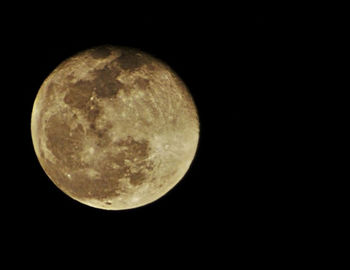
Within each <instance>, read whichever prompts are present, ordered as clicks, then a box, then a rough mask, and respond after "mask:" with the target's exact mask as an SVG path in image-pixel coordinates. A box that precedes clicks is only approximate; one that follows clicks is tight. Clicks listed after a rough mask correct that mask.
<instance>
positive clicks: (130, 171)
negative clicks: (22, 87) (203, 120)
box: [31, 45, 199, 210]
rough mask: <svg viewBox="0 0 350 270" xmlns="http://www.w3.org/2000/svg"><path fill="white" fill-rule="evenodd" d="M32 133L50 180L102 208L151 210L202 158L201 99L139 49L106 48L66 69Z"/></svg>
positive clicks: (37, 108) (52, 84) (43, 95)
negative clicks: (199, 148) (146, 207)
mask: <svg viewBox="0 0 350 270" xmlns="http://www.w3.org/2000/svg"><path fill="white" fill-rule="evenodd" d="M31 134H32V140H33V144H34V149H35V153H36V155H37V157H38V160H39V162H40V164H41V166H42V168H43V169H44V171H45V173H46V174H47V175H48V177H49V178H50V179H51V180H52V181H53V182H54V184H55V185H56V186H57V187H58V188H59V189H61V190H62V191H63V192H64V193H66V194H67V195H68V196H70V197H71V198H73V199H75V200H77V201H79V202H81V203H83V204H86V205H89V206H92V207H95V208H100V209H108V210H122V209H130V208H135V207H139V206H142V205H145V204H148V203H151V202H153V201H155V200H157V199H159V198H160V197H162V196H163V195H164V194H166V193H167V192H168V191H169V190H171V189H172V188H173V187H174V186H175V185H176V184H177V183H178V182H179V181H180V180H181V179H182V178H183V176H184V175H185V173H186V172H187V170H188V169H189V167H190V164H191V162H192V160H193V158H194V156H195V152H196V149H197V144H198V139H199V121H198V115H197V110H196V107H195V104H194V102H193V99H192V97H191V95H190V93H189V91H188V89H187V87H186V86H185V84H184V83H183V82H182V81H181V79H180V78H179V77H178V76H177V75H176V74H175V72H174V71H172V70H171V68H170V67H169V66H167V65H166V64H165V63H163V62H161V61H159V60H157V59H156V58H154V57H152V56H151V55H149V54H146V53H144V52H141V51H139V50H136V49H131V48H125V47H115V46H109V45H106V46H100V47H95V48H91V49H89V50H86V51H83V52H80V53H78V54H76V55H74V56H72V57H71V58H69V59H67V60H66V61H64V62H62V63H61V64H60V65H59V66H58V67H57V68H56V69H55V70H54V71H53V72H52V73H51V74H50V75H49V76H48V77H47V79H46V80H45V81H44V82H43V84H42V86H41V88H40V90H39V92H38V94H37V96H36V99H35V102H34V106H33V111H32V119H31Z"/></svg>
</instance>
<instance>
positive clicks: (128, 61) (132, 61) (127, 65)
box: [118, 49, 145, 71]
mask: <svg viewBox="0 0 350 270" xmlns="http://www.w3.org/2000/svg"><path fill="white" fill-rule="evenodd" d="M118 63H119V65H120V67H121V68H122V69H124V70H130V71H133V70H135V69H137V68H139V67H141V66H142V65H143V64H145V61H144V59H143V57H142V55H141V54H140V53H138V52H137V51H136V50H132V49H125V50H123V52H122V54H121V56H119V58H118Z"/></svg>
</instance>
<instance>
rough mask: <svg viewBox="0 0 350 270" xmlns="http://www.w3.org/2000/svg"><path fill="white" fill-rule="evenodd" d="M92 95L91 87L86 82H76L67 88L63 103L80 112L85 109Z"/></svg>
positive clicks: (89, 83)
mask: <svg viewBox="0 0 350 270" xmlns="http://www.w3.org/2000/svg"><path fill="white" fill-rule="evenodd" d="M91 95H92V85H91V82H88V81H82V80H81V81H78V82H76V83H74V84H71V85H70V86H69V90H68V93H67V94H66V95H65V97H64V99H63V101H64V103H66V104H67V105H69V106H71V107H73V108H77V109H79V110H82V109H84V108H85V107H86V105H87V103H88V102H89V100H90V98H91Z"/></svg>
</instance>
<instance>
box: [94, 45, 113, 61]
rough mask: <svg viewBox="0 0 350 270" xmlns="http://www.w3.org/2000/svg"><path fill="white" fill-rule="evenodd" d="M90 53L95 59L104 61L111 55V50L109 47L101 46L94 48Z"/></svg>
mask: <svg viewBox="0 0 350 270" xmlns="http://www.w3.org/2000/svg"><path fill="white" fill-rule="evenodd" d="M90 53H91V56H92V57H93V58H94V59H103V58H106V57H108V56H109V55H110V54H111V50H110V49H109V48H108V47H107V46H99V47H96V48H93V49H92V50H91V52H90Z"/></svg>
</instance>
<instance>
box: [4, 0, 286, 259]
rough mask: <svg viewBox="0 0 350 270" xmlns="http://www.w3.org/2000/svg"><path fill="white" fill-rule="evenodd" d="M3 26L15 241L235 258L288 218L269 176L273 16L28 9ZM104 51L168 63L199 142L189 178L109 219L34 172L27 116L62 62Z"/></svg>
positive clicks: (258, 12)
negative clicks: (181, 85) (191, 106)
mask: <svg viewBox="0 0 350 270" xmlns="http://www.w3.org/2000/svg"><path fill="white" fill-rule="evenodd" d="M2 23H3V25H4V32H3V37H4V39H3V45H4V46H5V48H6V49H4V50H3V54H4V55H3V59H5V62H4V63H6V75H5V76H4V77H5V78H4V80H5V81H6V82H7V81H8V83H6V86H7V88H8V89H3V91H6V93H7V94H9V96H10V97H9V98H8V99H3V104H4V106H3V108H5V112H4V116H5V121H6V138H7V141H8V143H5V144H6V145H5V149H6V151H7V152H8V154H7V156H6V159H5V166H4V167H5V168H4V169H5V170H6V171H8V174H7V176H6V177H5V178H4V179H7V180H6V181H5V186H6V188H4V189H3V192H4V193H5V194H4V196H3V198H4V199H5V200H4V201H5V202H4V204H3V205H4V215H5V216H6V217H7V218H6V222H5V223H6V227H7V228H8V230H9V231H10V232H11V233H12V234H14V235H16V237H15V238H16V241H18V242H20V243H22V244H24V245H26V246H27V245H29V244H28V243H32V242H35V241H43V242H45V243H46V244H48V243H50V242H55V243H56V242H60V241H61V240H62V239H69V240H67V241H73V242H79V243H84V241H87V240H86V239H87V238H89V237H90V238H89V239H92V240H91V241H96V242H98V243H99V244H102V243H105V244H106V245H110V243H111V242H113V241H115V242H119V243H120V242H122V243H126V242H129V240H130V239H131V240H130V241H134V242H142V243H138V244H140V245H144V244H145V241H146V242H147V241H151V242H152V244H154V245H158V246H159V247H162V246H165V247H166V246H167V245H168V244H169V243H172V244H174V245H175V244H176V245H177V244H182V245H184V246H185V247H187V248H189V246H190V243H192V244H193V245H194V246H195V247H196V248H199V249H200V248H201V247H202V248H203V252H205V250H206V249H207V248H214V247H217V248H219V249H220V248H222V249H223V250H222V252H225V250H226V252H228V253H230V252H237V251H239V250H242V249H245V248H248V247H249V243H250V242H252V241H253V242H254V241H255V240H256V239H260V238H261V239H265V238H266V233H267V234H268V232H270V231H271V230H272V231H273V230H274V228H276V230H277V227H276V222H277V223H278V222H282V221H280V219H279V216H280V215H281V212H283V207H282V206H280V205H278V203H277V202H278V200H279V198H280V197H283V196H284V192H286V191H285V189H284V187H283V188H282V189H281V190H279V192H278V194H277V195H276V192H275V191H276V185H278V182H276V181H275V180H274V179H275V177H276V175H272V173H271V172H270V171H268V168H270V167H271V166H272V165H274V164H270V162H269V160H270V158H271V155H272V154H271V152H270V149H269V145H270V142H271V141H274V140H275V138H276V140H277V139H278V138H277V137H278V136H277V135H276V132H275V131H276V128H275V127H271V122H270V121H269V118H268V117H269V115H270V114H271V113H272V112H271V111H270V109H271V107H270V105H271V103H273V101H274V100H273V99H272V97H273V96H275V94H276V91H275V89H276V84H278V80H276V76H277V73H276V72H278V69H279V65H278V62H279V57H278V53H277V51H278V50H279V49H278V48H279V44H281V43H283V42H284V41H283V40H281V39H280V38H279V36H280V32H279V30H277V28H276V24H278V23H279V21H278V20H277V21H276V20H273V19H272V16H271V13H270V12H268V9H266V8H264V7H257V6H251V7H248V8H241V7H235V6H215V7H213V6H210V5H209V4H208V5H206V6H203V5H198V6H191V7H189V6H184V7H176V6H175V7H173V6H172V5H170V4H169V5H168V6H167V5H165V6H164V8H159V9H154V10H152V11H149V10H147V9H144V8H143V7H137V6H135V7H132V8H129V9H123V8H121V7H119V6H118V5H117V4H115V5H110V6H102V5H101V6H99V5H97V6H96V7H93V6H90V7H89V8H88V9H85V8H79V7H76V8H74V10H73V9H72V10H71V9H70V8H69V7H65V8H62V9H60V8H58V7H55V6H54V5H52V6H51V5H49V6H47V7H44V9H43V10H42V11H41V10H40V9H39V7H38V9H37V10H36V12H35V13H33V12H26V11H25V7H23V8H22V11H21V12H14V13H13V15H12V16H10V19H8V20H4V22H2ZM102 44H113V45H124V46H131V47H136V48H139V49H141V50H144V51H145V52H148V53H150V54H152V55H154V56H156V57H158V58H160V59H162V60H163V61H165V62H166V63H168V64H169V65H170V66H171V67H172V68H173V69H174V70H175V71H176V72H177V73H178V74H179V76H180V77H181V78H182V79H183V80H184V82H185V83H186V84H187V86H188V87H189V89H190V91H191V94H192V95H193V98H194V100H195V103H196V105H197V108H198V112H199V118H200V124H201V133H200V142H199V148H198V152H197V155H196V158H195V160H194V162H193V164H192V166H191V169H190V170H189V171H188V173H187V175H186V176H185V178H184V179H183V180H182V181H181V182H180V184H178V185H177V186H176V187H175V188H174V189H173V190H172V191H171V192H169V193H168V194H167V195H166V196H165V197H163V198H161V199H160V200H158V201H156V202H155V203H153V204H151V205H148V206H145V207H142V208H139V209H135V210H129V211H122V212H106V211H102V210H97V209H93V208H90V207H87V206H84V205H82V204H79V203H77V202H75V201H73V200H72V199H70V198H69V197H67V196H66V195H64V194H63V193H62V192H61V191H59V190H58V189H57V188H56V187H55V186H54V185H53V184H52V182H51V181H50V180H49V179H48V178H47V177H46V175H45V173H44V172H43V170H42V169H41V167H40V165H39V163H38V161H37V159H36V156H35V153H34V150H33V147H32V142H31V137H30V116H31V115H30V114H31V109H32V106H33V102H34V99H35V95H36V93H37V91H38V89H39V88H40V85H41V83H42V82H43V80H44V79H45V78H46V77H47V76H48V75H49V74H50V72H51V71H52V70H53V69H54V68H55V67H56V66H57V65H58V64H59V63H60V62H61V61H63V60H64V59H66V58H67V57H69V56H71V55H73V54H74V53H76V52H78V51H80V50H83V49H86V48H89V47H91V46H95V45H102ZM277 77H278V76H277ZM282 105H283V104H282ZM272 129H273V131H274V132H271V130H272ZM279 132H282V131H279ZM7 141H6V142H7ZM271 162H272V161H271ZM276 166H280V164H276ZM275 173H277V171H275ZM7 185H9V187H8V188H7ZM71 239H75V240H71ZM103 239H106V240H105V241H106V242H104V240H103ZM128 239H129V240H128ZM265 240H266V239H265ZM262 241H264V240H262ZM209 242H210V243H212V244H210V245H209V246H208V247H207V248H206V245H208V243H209ZM222 242H225V243H230V244H229V246H230V245H233V246H232V247H231V248H232V250H231V251H230V247H229V249H228V250H227V249H224V248H223V246H221V243H222ZM258 242H259V241H258ZM87 243H88V241H87ZM172 244H171V245H172ZM146 246H147V245H146ZM185 247H184V248H185Z"/></svg>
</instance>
